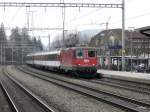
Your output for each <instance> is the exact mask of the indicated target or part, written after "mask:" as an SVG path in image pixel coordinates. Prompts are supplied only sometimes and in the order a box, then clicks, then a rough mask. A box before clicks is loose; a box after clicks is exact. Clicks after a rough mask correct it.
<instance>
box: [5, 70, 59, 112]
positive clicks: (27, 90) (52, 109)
mask: <svg viewBox="0 0 150 112" xmlns="http://www.w3.org/2000/svg"><path fill="white" fill-rule="evenodd" d="M4 73H5V74H6V76H7V77H8V78H9V79H11V80H12V81H13V82H14V83H15V84H17V86H19V87H20V88H21V89H22V90H23V91H24V92H25V93H26V94H28V95H29V96H30V97H31V98H32V99H33V100H35V101H36V102H37V103H38V104H39V105H40V106H41V108H43V109H44V110H45V111H46V112H56V110H54V108H52V107H50V106H48V105H47V104H46V103H44V102H43V101H42V100H41V99H39V98H38V97H37V96H36V95H35V94H34V93H33V92H31V91H30V90H29V89H27V88H26V87H25V86H23V85H22V84H21V83H20V82H18V81H17V80H16V79H14V78H13V77H12V76H11V74H10V73H9V72H8V71H4Z"/></svg>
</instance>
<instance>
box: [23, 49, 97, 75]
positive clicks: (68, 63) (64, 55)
mask: <svg viewBox="0 0 150 112" xmlns="http://www.w3.org/2000/svg"><path fill="white" fill-rule="evenodd" d="M26 63H27V64H29V65H32V66H35V67H40V68H45V69H50V70H53V71H61V72H70V73H72V74H74V75H76V76H83V77H88V76H95V75H96V72H97V64H98V58H97V51H96V49H95V48H93V47H72V48H65V49H62V50H56V51H51V52H38V53H32V54H28V55H27V61H26Z"/></svg>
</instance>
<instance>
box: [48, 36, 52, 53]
mask: <svg viewBox="0 0 150 112" xmlns="http://www.w3.org/2000/svg"><path fill="white" fill-rule="evenodd" d="M48 39H49V51H50V48H51V38H50V34H49V36H48Z"/></svg>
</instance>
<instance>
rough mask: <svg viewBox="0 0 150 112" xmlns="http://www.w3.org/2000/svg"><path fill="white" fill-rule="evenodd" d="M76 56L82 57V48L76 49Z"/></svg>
mask: <svg viewBox="0 0 150 112" xmlns="http://www.w3.org/2000/svg"><path fill="white" fill-rule="evenodd" d="M76 57H77V58H83V50H82V49H78V50H76Z"/></svg>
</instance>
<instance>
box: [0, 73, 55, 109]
mask: <svg viewBox="0 0 150 112" xmlns="http://www.w3.org/2000/svg"><path fill="white" fill-rule="evenodd" d="M3 73H4V74H5V75H3V76H2V78H1V87H2V88H3V90H4V92H5V94H6V96H7V98H8V99H9V102H10V105H11V108H12V109H13V112H56V111H55V110H54V109H53V108H51V107H49V106H48V105H47V104H46V103H44V102H43V101H42V100H41V99H40V98H38V97H37V96H36V95H35V94H33V93H32V92H31V91H29V90H28V89H27V88H26V87H24V86H23V85H22V84H21V83H19V82H18V81H17V80H15V79H14V78H13V77H12V76H11V75H10V73H9V72H8V71H6V70H4V71H3Z"/></svg>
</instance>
